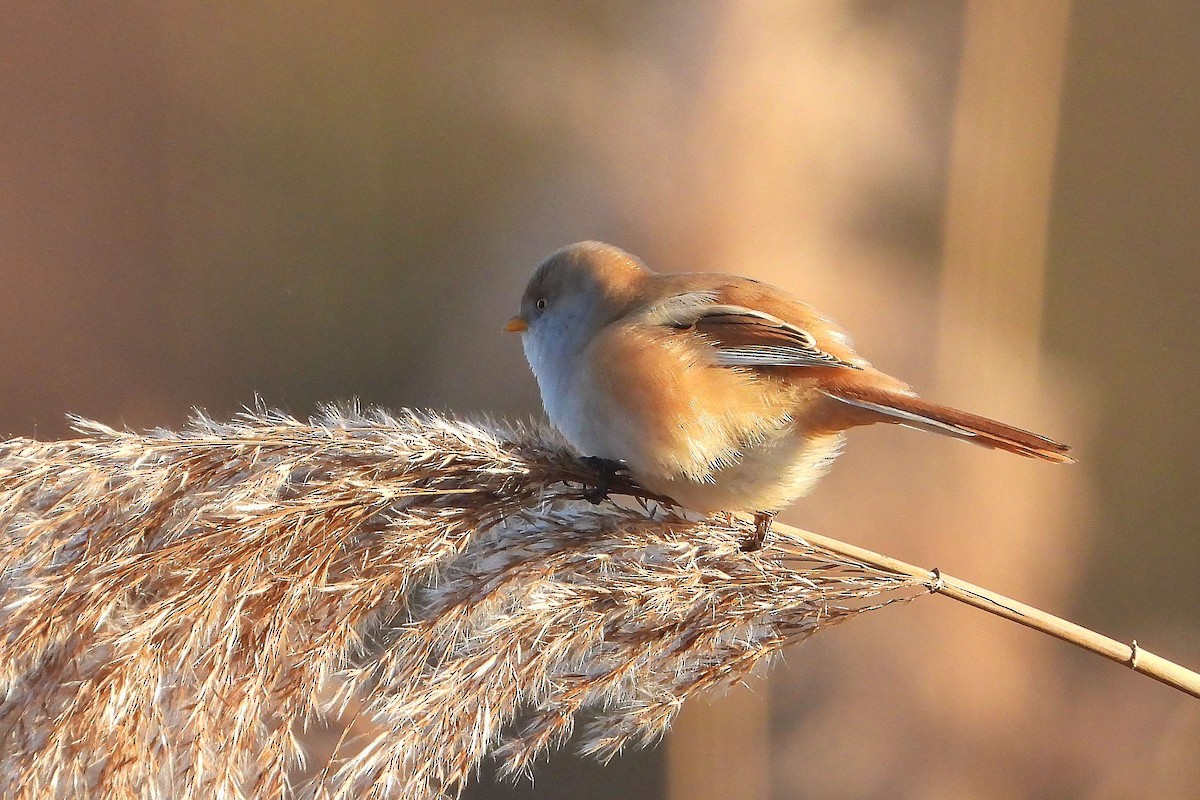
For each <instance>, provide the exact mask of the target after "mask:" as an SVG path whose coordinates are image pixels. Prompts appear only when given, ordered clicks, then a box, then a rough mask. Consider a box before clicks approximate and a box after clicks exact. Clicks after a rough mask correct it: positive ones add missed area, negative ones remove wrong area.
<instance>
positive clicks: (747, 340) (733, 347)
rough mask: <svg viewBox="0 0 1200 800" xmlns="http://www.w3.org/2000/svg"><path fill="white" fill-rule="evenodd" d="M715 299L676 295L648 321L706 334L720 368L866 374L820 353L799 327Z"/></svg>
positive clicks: (708, 295)
mask: <svg viewBox="0 0 1200 800" xmlns="http://www.w3.org/2000/svg"><path fill="white" fill-rule="evenodd" d="M716 299H717V298H716V297H715V296H714V293H711V292H689V293H687V294H681V295H676V296H674V297H671V298H669V299H668V300H666V301H664V302H663V303H660V304H659V305H658V306H656V307H655V309H653V313H652V314H651V315H650V317H649V318H648V319H647V321H648V322H654V323H656V324H660V325H668V326H670V327H674V328H681V329H692V330H694V331H695V332H696V333H699V334H701V335H702V336H703V337H704V339H705V341H707V342H708V343H709V344H710V345H711V346H712V347H713V349H714V350H715V351H716V361H717V363H718V364H720V365H721V366H727V367H840V368H846V369H861V367H860V366H859V365H857V364H853V363H851V362H849V361H844V360H842V359H840V358H838V357H837V356H834V355H831V354H830V353H827V352H826V351H825V350H823V349H821V347H820V345H819V344H818V343H817V339H816V337H815V336H814V335H813V334H812V333H810V332H809V331H807V330H804V329H803V328H801V327H800V326H798V325H793V324H792V323H790V322H785V321H784V320H782V319H780V318H779V317H776V316H774V315H773V314H768V313H767V312H765V311H757V310H755V309H752V308H747V307H745V306H740V305H734V304H728V303H719V302H715V300H716Z"/></svg>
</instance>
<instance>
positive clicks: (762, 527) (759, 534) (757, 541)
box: [741, 512, 775, 553]
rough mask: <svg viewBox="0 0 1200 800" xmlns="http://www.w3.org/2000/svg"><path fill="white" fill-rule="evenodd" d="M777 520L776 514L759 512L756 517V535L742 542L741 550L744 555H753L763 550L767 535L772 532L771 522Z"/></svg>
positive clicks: (753, 534)
mask: <svg viewBox="0 0 1200 800" xmlns="http://www.w3.org/2000/svg"><path fill="white" fill-rule="evenodd" d="M774 518H775V515H774V514H767V513H765V512H759V513H757V514H755V515H754V533H752V534H750V535H749V536H747V537H746V538H745V539H743V540H742V546H741V550H742V552H743V553H753V552H754V551H755V550H761V549H762V546H763V542H765V541H766V539H767V534H769V533H770V532H771V520H773V519H774Z"/></svg>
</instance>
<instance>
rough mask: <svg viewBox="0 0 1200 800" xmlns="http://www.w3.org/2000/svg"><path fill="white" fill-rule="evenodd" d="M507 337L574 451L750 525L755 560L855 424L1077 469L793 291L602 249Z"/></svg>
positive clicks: (529, 306)
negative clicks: (891, 359)
mask: <svg viewBox="0 0 1200 800" xmlns="http://www.w3.org/2000/svg"><path fill="white" fill-rule="evenodd" d="M505 330H507V331H510V332H517V333H520V334H521V337H522V345H523V349H524V351H525V357H526V359H527V361H528V362H529V366H530V369H531V370H532V372H533V375H534V377H535V379H536V380H537V384H538V388H539V391H540V393H541V399H542V404H543V406H544V408H545V410H546V414H547V416H548V417H549V419H550V422H551V424H552V425H554V427H556V428H557V429H558V430H559V431H560V432H561V433H562V434H563V436H564V437H565V438H566V440H567V442H568V443H569V444H570V445H571V446H572V447H573V448H574V449H575V450H577V451H578V452H579V453H580V454H581V455H582V456H585V457H587V458H588V459H589V460H591V461H593V462H594V463H596V464H601V465H609V466H608V468H609V469H617V468H618V467H619V468H621V469H624V470H627V471H628V473H629V475H630V476H631V477H632V478H633V479H634V480H635V481H637V482H638V483H639V484H641V485H642V486H643V487H645V488H646V489H648V490H650V491H652V492H654V493H656V494H658V495H662V496H666V497H668V498H670V499H671V500H673V501H674V502H675V503H676V504H678V505H680V506H682V507H684V508H687V509H690V510H692V511H695V512H699V513H704V514H712V513H716V512H725V513H727V514H733V513H750V514H753V516H754V521H755V527H754V533H753V534H752V535H750V536H749V538H747V539H746V540H745V541H744V542H743V543H742V549H744V550H755V549H758V548H760V547H761V546H762V544H763V541H764V539H765V537H766V536H767V535H768V533H769V531H770V526H771V520H772V518H773V517H774V515H775V514H776V513H778V512H779V511H780V510H781V509H783V508H784V507H786V506H788V505H789V504H791V503H792V502H793V501H795V500H796V499H797V498H799V497H802V496H804V495H807V494H808V493H809V492H810V491H811V490H812V489H813V487H814V485H815V484H816V483H817V481H818V480H819V479H820V477H821V476H822V475H823V474H824V473H825V472H826V470H827V469H828V468H829V466H830V465H831V463H832V462H833V460H834V459H835V458H836V457H837V455H838V454H839V452H840V450H841V447H842V443H843V439H844V437H845V432H846V431H847V430H849V429H851V428H855V427H858V426H862V425H869V424H872V423H893V424H897V425H903V426H907V427H910V428H916V429H919V430H923V431H929V432H932V433H937V434H941V435H943V436H948V437H951V438H954V439H960V440H963V441H967V442H971V443H973V444H977V445H982V446H984V447H989V448H994V449H997V450H1005V451H1007V452H1010V453H1015V454H1017V455H1020V456H1025V457H1028V458H1034V459H1042V460H1045V461H1050V462H1058V463H1070V462H1073V461H1074V459H1073V458H1072V457H1071V456H1070V448H1069V447H1067V446H1066V445H1063V444H1059V443H1058V442H1056V441H1054V440H1052V439H1049V438H1047V437H1045V436H1041V435H1039V434H1036V433H1031V432H1030V431H1026V430H1022V429H1020V428H1015V427H1013V426H1011V425H1008V424H1005V423H1003V422H998V421H996V420H993V419H988V418H987V417H982V416H978V415H976V414H971V413H968V412H966V411H960V410H958V409H955V408H951V407H949V406H944V405H939V404H937V403H932V402H929V401H927V400H924V399H922V398H920V397H918V396H917V394H916V393H915V392H914V391H913V390H912V388H911V387H910V386H909V385H908V384H907V383H904V382H903V381H901V380H899V379H897V378H894V377H892V376H890V375H888V374H886V373H884V372H882V371H880V370H877V369H875V368H874V367H873V366H871V364H870V363H869V362H868V361H867V360H866V359H864V358H862V357H861V356H859V355H858V354H857V353H856V352H855V351H854V349H853V347H852V346H851V343H850V339H849V338H848V337H847V335H846V334H845V333H844V332H843V331H842V330H841V329H840V328H838V327H837V326H836V325H835V324H834V323H833V322H831V321H830V320H829V319H827V318H825V317H824V316H822V315H821V314H819V313H818V312H817V311H816V310H815V309H813V308H812V307H811V306H810V305H808V304H806V303H804V302H802V301H800V300H798V299H796V298H794V297H792V296H790V295H789V294H787V293H786V292H785V291H783V290H782V289H779V288H776V287H774V286H771V285H769V284H766V283H763V282H760V281H757V280H754V279H752V278H744V277H738V276H735V275H723V274H716V273H704V272H693V273H658V272H654V271H652V270H651V269H649V268H648V267H646V266H645V265H644V264H643V263H642V262H641V261H640V260H639V259H638V258H636V257H635V256H633V255H631V254H629V253H627V252H625V251H624V250H621V249H620V248H618V247H615V246H613V245H609V244H605V243H603V242H596V241H584V242H577V243H575V244H571V245H568V246H566V247H563V248H562V249H560V250H558V251H557V252H555V253H553V254H552V255H550V256H549V257H548V258H546V259H545V260H544V261H543V262H542V263H541V264H540V265H539V266H538V267H537V269H536V270H535V271H534V273H533V276H532V277H531V278H530V280H529V283H528V285H527V286H526V288H525V292H524V294H523V296H522V298H521V305H520V311H519V313H518V314H517V315H516V316H514V317H513V318H512V319H511V320H509V322H508V324H507V325H506V326H505ZM601 471H602V472H603V470H601ZM603 494H604V490H601V494H600V496H601V497H602V496H603Z"/></svg>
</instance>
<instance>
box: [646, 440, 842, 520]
mask: <svg viewBox="0 0 1200 800" xmlns="http://www.w3.org/2000/svg"><path fill="white" fill-rule="evenodd" d="M843 438H844V437H843V436H842V435H841V434H828V435H821V436H804V435H801V434H798V433H796V432H791V433H789V434H788V435H785V436H782V437H781V438H780V439H778V440H776V441H774V442H768V443H763V444H760V445H756V446H754V447H752V448H749V449H747V450H744V451H743V452H742V457H741V460H740V461H738V462H737V463H734V464H731V465H729V466H726V467H722V468H720V469H717V470H714V471H713V472H712V474H711V476H710V480H709V481H704V480H696V479H693V478H689V477H685V476H680V477H670V476H666V475H663V474H661V473H649V474H640V473H639V471H638V470H637V469H636V468H632V472H633V475H634V477H635V478H636V479H637V480H638V482H639V483H641V484H642V485H643V486H645V487H646V488H647V489H650V490H651V491H653V492H656V493H658V494H665V495H667V496H668V497H671V498H673V499H675V500H676V501H677V502H679V503H680V504H681V505H683V506H684V507H685V508H689V509H692V510H693V511H700V512H703V513H712V512H716V511H749V512H756V511H769V512H774V511H778V510H780V509H781V508H783V507H784V506H786V505H788V504H789V503H791V502H792V501H793V500H795V499H796V498H798V497H803V496H804V495H806V494H808V493H809V492H810V491H812V489H813V486H814V485H815V484H816V482H817V481H818V480H819V479H820V478H821V476H822V475H824V474H825V472H826V471H827V470H828V469H829V466H830V464H832V463H833V459H834V458H835V457H836V456H837V454H838V452H839V451H840V450H841V446H842V441H843Z"/></svg>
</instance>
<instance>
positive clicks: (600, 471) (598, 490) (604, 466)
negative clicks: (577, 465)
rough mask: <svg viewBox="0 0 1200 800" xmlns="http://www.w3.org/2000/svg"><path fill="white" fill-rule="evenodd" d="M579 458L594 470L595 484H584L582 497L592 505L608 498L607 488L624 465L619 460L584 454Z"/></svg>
mask: <svg viewBox="0 0 1200 800" xmlns="http://www.w3.org/2000/svg"><path fill="white" fill-rule="evenodd" d="M581 460H582V461H583V463H585V464H587V465H588V466H589V467H591V468H592V469H594V470H595V471H596V485H595V486H593V487H590V488H588V487H587V485H586V484H584V486H585V489H584V492H583V499H584V500H587V501H588V502H589V503H591V504H592V505H598V504H599V503H601V502H602V501H604V500H607V499H608V490H609V489H611V488H612V484H613V479H614V478H616V477H617V473H618V472H620V471H621V470H623V469H625V465H624V464H622V463H621V462H620V461H613V460H611V459H608V458H599V457H597V456H584V457H583V458H582V459H581Z"/></svg>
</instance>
